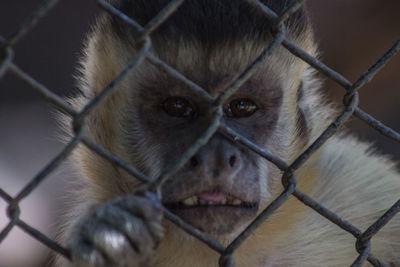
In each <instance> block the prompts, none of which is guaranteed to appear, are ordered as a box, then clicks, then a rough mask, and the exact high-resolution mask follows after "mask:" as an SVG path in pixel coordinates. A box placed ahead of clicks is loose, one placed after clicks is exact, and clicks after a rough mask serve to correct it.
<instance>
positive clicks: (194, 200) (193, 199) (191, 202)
mask: <svg viewBox="0 0 400 267" xmlns="http://www.w3.org/2000/svg"><path fill="white" fill-rule="evenodd" d="M182 202H183V204H184V205H185V206H195V205H198V198H197V197H196V196H193V197H189V198H187V199H185V200H183V201H182Z"/></svg>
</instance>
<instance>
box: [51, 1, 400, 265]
mask: <svg viewBox="0 0 400 267" xmlns="http://www.w3.org/2000/svg"><path fill="white" fill-rule="evenodd" d="M261 2H262V3H263V4H265V5H266V6H268V7H269V8H271V9H272V10H273V11H274V12H275V13H276V14H278V15H279V14H282V12H283V11H284V10H285V8H287V6H288V2H290V1H280V0H263V1H261ZM108 3H110V4H111V5H113V6H114V7H115V8H116V9H118V10H120V11H121V12H123V13H124V14H126V15H127V16H128V17H130V18H131V19H133V20H134V21H136V22H137V23H138V24H140V25H142V26H143V25H146V23H148V22H149V21H150V20H151V19H152V18H153V17H154V16H155V15H156V14H157V13H158V12H159V11H160V10H161V9H162V8H163V7H165V6H166V5H167V4H168V1H166V0H158V1H155V0H131V1H130V0H110V1H108ZM307 12H308V11H307V10H306V8H305V7H300V8H299V9H298V10H297V11H296V12H294V13H293V14H291V15H290V16H289V18H288V19H287V20H286V21H285V22H284V27H285V29H286V33H285V34H286V38H288V39H289V40H291V41H292V42H294V43H295V44H296V45H297V46H298V47H300V48H301V49H303V50H304V51H306V52H307V53H308V54H310V55H312V56H314V57H318V48H317V44H316V41H315V38H314V34H313V30H312V25H311V23H310V21H309V18H308V17H309V16H308V13H307ZM272 27H273V23H272V22H271V21H270V20H269V19H268V18H266V17H265V16H264V14H262V12H260V11H259V10H256V9H255V8H254V7H253V6H251V5H250V4H249V3H248V2H246V1H239V0H229V1H228V0H202V1H196V0H187V1H185V2H184V3H183V4H182V5H181V6H180V7H179V8H178V9H177V10H176V11H175V12H174V13H172V14H171V15H170V17H169V18H168V19H167V20H166V21H164V22H163V23H162V24H161V25H160V26H159V27H158V28H157V29H156V30H155V31H154V32H152V34H151V36H150V39H151V48H150V51H151V53H153V54H154V55H155V56H157V57H158V58H160V59H161V60H163V61H164V62H166V63H167V64H168V65H169V66H171V67H172V68H174V69H175V70H177V71H178V72H179V73H181V74H182V75H184V76H185V77H187V78H188V79H189V80H191V81H193V82H194V83H196V84H198V85H199V86H201V88H203V89H204V90H205V91H207V93H208V94H209V95H211V96H212V97H218V95H219V94H221V93H222V92H223V91H224V90H225V89H226V88H227V86H229V85H230V83H231V82H232V80H234V79H235V78H237V77H238V75H240V73H242V72H243V71H244V70H245V68H246V67H247V66H248V65H249V64H251V63H252V62H253V61H254V60H255V59H256V58H257V56H258V55H260V53H261V52H262V51H263V50H264V49H265V47H267V46H268V44H269V43H270V42H271V40H272V38H273V33H271V29H272ZM136 33H137V32H136V31H135V29H134V28H133V27H132V26H131V25H129V24H127V23H126V22H124V21H122V20H120V19H119V18H118V17H115V16H112V15H110V14H108V13H106V12H105V13H104V14H102V15H100V17H99V18H98V20H97V22H96V23H95V26H94V27H93V29H92V30H91V32H90V33H89V35H88V38H87V41H86V43H85V47H84V56H83V58H82V59H81V62H80V68H79V78H78V79H79V87H80V93H79V94H77V95H76V96H74V97H72V98H70V99H69V100H68V101H69V102H70V103H71V104H72V105H73V106H74V107H75V108H76V110H80V109H82V108H83V107H84V106H85V105H86V104H87V103H88V102H89V101H90V100H91V99H93V98H94V97H95V96H96V95H98V94H99V93H100V92H101V91H102V89H103V88H105V87H106V86H107V85H108V84H109V83H110V82H111V81H112V80H113V79H114V78H115V77H116V76H117V75H118V74H119V73H120V72H121V71H122V70H123V68H124V66H126V64H128V63H129V60H130V59H132V58H133V57H134V56H135V55H136V54H137V52H138V46H137V43H136V41H135V38H136V37H137V35H136ZM117 86H118V89H117V90H115V91H114V92H113V93H112V94H111V95H110V96H109V97H108V98H107V99H106V100H104V101H103V102H102V103H100V104H99V105H97V106H96V107H95V108H94V110H92V111H91V112H89V113H88V115H87V118H86V119H87V120H86V122H87V129H86V135H87V136H88V137H89V138H90V139H91V140H93V141H94V142H96V143H98V144H100V145H102V146H103V147H104V148H105V149H107V150H109V151H110V152H112V153H113V154H115V155H117V156H118V157H119V158H121V159H122V160H124V161H126V162H128V163H130V164H131V165H133V166H135V167H136V168H138V169H139V170H140V171H141V172H143V173H144V174H146V175H147V176H148V177H150V178H151V179H155V178H156V177H159V175H160V174H161V173H162V172H163V170H165V169H166V168H168V167H169V166H170V165H171V164H172V163H173V162H175V160H177V159H178V158H179V156H181V155H182V154H183V153H184V152H185V151H186V149H188V148H189V147H190V145H191V144H193V143H194V142H195V141H196V140H197V139H198V138H199V137H200V136H201V134H202V132H204V131H205V130H206V129H207V127H208V126H209V124H210V123H211V120H212V118H213V114H214V113H213V112H214V111H213V109H212V108H211V106H210V102H209V101H206V99H204V97H202V96H201V95H200V93H199V92H197V91H193V90H191V88H189V86H188V85H187V84H185V83H184V82H182V81H181V80H179V79H177V78H176V77H174V76H172V75H169V74H167V73H165V72H163V71H162V70H160V69H159V68H157V67H156V66H154V65H153V64H151V63H150V62H149V61H147V60H143V62H141V63H140V64H139V65H138V66H137V67H135V68H134V69H133V70H132V71H130V72H128V73H127V75H126V76H125V77H124V78H123V79H122V81H121V82H120V83H118V84H117ZM321 87H322V86H321V82H320V80H319V78H318V77H316V71H315V70H313V68H312V67H310V66H309V65H308V64H307V63H305V62H304V61H302V60H301V59H299V58H297V57H295V56H294V55H292V54H290V52H289V51H287V50H286V49H285V48H283V47H278V48H276V49H275V51H274V52H273V53H272V54H271V55H269V56H268V57H267V58H266V59H265V60H264V61H263V62H262V64H261V65H260V66H259V67H258V68H257V70H256V72H255V73H254V74H253V75H252V76H251V77H250V78H249V79H248V80H247V81H246V82H245V83H244V84H243V85H242V86H240V88H239V89H238V90H237V91H236V92H235V93H234V94H233V95H231V96H230V97H229V98H228V99H227V100H226V101H225V102H224V103H223V105H222V106H223V107H222V115H221V120H222V121H223V122H224V123H225V124H226V125H228V126H229V127H231V128H232V129H234V130H235V131H237V132H238V133H240V134H241V135H242V136H244V137H246V138H248V139H249V140H251V141H252V142H254V143H255V144H256V145H257V146H259V147H261V148H263V149H266V150H268V151H269V152H271V153H272V154H273V155H276V156H277V157H279V158H280V159H282V160H284V161H285V162H287V163H288V164H290V163H292V162H293V161H294V160H295V159H296V158H297V157H298V156H299V155H300V154H301V153H302V152H304V151H305V150H306V149H307V147H309V146H310V145H311V144H312V143H313V142H314V141H315V140H316V139H317V137H318V136H319V135H320V134H321V133H322V132H323V131H324V130H325V129H326V128H327V127H328V125H329V124H330V123H331V122H333V121H334V119H335V118H336V116H337V115H338V114H339V113H340V111H341V109H340V108H338V107H336V106H334V105H333V104H331V103H329V102H328V101H327V100H325V97H324V95H323V93H322V92H321ZM63 120H64V124H65V127H70V126H69V124H70V123H71V120H70V119H67V118H64V119H63ZM73 162H74V163H75V166H76V168H77V170H78V171H79V173H80V176H81V180H80V183H79V186H78V187H77V188H76V190H75V192H74V196H73V197H72V199H73V201H72V204H71V206H72V208H71V211H70V213H69V214H68V215H67V216H66V218H65V221H64V223H63V227H62V230H61V235H60V236H61V237H60V240H61V242H62V244H65V245H66V246H67V247H68V248H69V249H70V252H71V258H72V260H71V261H69V260H66V259H63V258H61V257H60V258H58V259H57V263H56V265H57V266H131V267H135V266H176V267H180V266H182V267H183V266H218V260H219V256H220V255H219V253H217V252H216V251H214V250H212V249H210V248H209V247H207V245H205V244H204V243H203V242H201V241H199V240H198V239H196V238H194V237H193V236H191V235H188V234H187V233H185V232H184V231H183V230H182V229H181V228H179V227H177V226H176V225H174V224H173V223H171V222H170V221H168V220H166V219H164V218H163V215H162V206H164V207H165V208H167V209H168V210H170V211H171V212H172V213H174V214H176V215H177V216H179V217H180V218H181V219H183V220H184V221H186V222H188V223H189V224H191V225H193V226H194V227H196V228H198V229H199V230H200V231H202V232H204V233H206V234H207V235H209V236H211V237H212V238H214V239H215V240H217V241H218V242H220V243H221V244H223V245H228V244H229V243H230V242H232V240H234V238H235V237H236V236H237V235H238V234H240V233H241V232H242V231H243V230H244V229H245V228H246V227H247V226H248V225H249V224H250V223H251V222H252V221H253V220H254V219H255V218H256V216H257V215H259V214H260V212H261V211H262V210H264V209H265V208H266V207H267V206H268V205H269V204H270V203H271V202H272V201H273V200H274V199H276V198H277V197H278V196H279V194H280V193H281V192H282V191H283V189H284V187H283V185H282V182H281V177H282V172H281V171H280V170H279V168H278V167H277V166H275V165H274V164H273V163H271V162H270V161H268V160H266V159H265V158H262V157H260V156H259V155H258V154H257V153H255V152H254V151H252V150H250V149H248V148H247V147H245V146H244V145H242V144H240V143H238V142H235V140H232V138H228V137H227V136H226V134H224V133H223V132H221V131H220V130H218V131H216V132H215V133H214V134H213V135H212V136H211V137H210V139H209V140H208V142H207V143H206V144H205V145H203V146H202V147H201V148H200V149H199V150H198V151H197V152H196V153H195V155H194V156H193V157H191V158H190V159H189V160H188V162H186V163H185V164H184V165H183V167H182V168H180V169H179V170H178V171H177V172H175V173H174V174H173V175H172V176H171V177H169V179H167V180H166V181H165V182H164V183H163V184H162V186H161V188H160V192H159V193H160V198H157V197H156V196H155V195H154V194H151V193H149V192H147V193H143V192H139V193H138V190H139V189H140V188H141V186H142V185H143V184H142V182H140V181H139V180H138V179H135V178H134V177H132V175H130V174H128V173H127V171H125V170H123V169H122V168H119V167H116V166H115V165H113V164H112V163H111V162H110V161H108V160H107V159H105V158H103V157H101V156H100V155H98V154H97V153H95V152H93V151H92V150H90V149H88V148H87V147H85V146H84V145H82V144H80V145H79V146H78V147H77V148H76V149H75V150H74V152H73ZM296 177H297V185H296V186H297V188H299V189H300V190H301V191H302V192H304V193H306V194H307V195H309V196H311V197H312V198H313V199H315V200H316V201H318V202H319V203H321V204H322V205H323V206H325V207H327V208H328V209H330V210H331V211H333V212H335V213H336V214H337V215H339V216H341V217H342V218H344V219H346V220H347V221H349V222H350V223H352V224H353V225H355V226H356V227H358V228H359V229H361V230H362V231H364V230H365V229H366V228H367V227H368V226H370V225H371V224H372V223H374V222H375V220H377V219H378V218H379V217H380V216H382V214H383V213H384V212H385V211H386V210H387V209H388V208H389V207H390V206H391V205H393V204H394V203H395V202H396V201H397V200H398V198H399V196H400V175H399V172H398V170H397V169H396V163H395V162H393V161H392V160H391V159H390V158H389V157H387V156H383V155H380V154H379V153H377V152H375V150H374V148H373V145H372V144H370V143H367V142H362V141H360V140H358V139H357V138H356V137H354V136H353V135H351V134H349V133H347V132H346V131H345V130H344V129H342V130H340V131H339V132H338V133H337V134H335V135H334V136H332V137H331V138H330V139H328V141H327V142H326V143H325V144H324V145H322V146H321V148H319V149H318V150H317V151H316V152H315V153H314V154H312V156H311V157H310V158H309V159H308V160H307V161H306V162H305V163H304V164H303V165H302V166H301V167H300V168H299V169H297V170H296ZM355 243H356V239H355V238H354V237H353V236H352V235H351V234H350V233H348V232H346V231H344V230H342V229H340V228H339V227H338V226H337V225H335V224H333V223H332V222H330V221H329V220H328V219H326V218H325V217H323V216H321V215H320V214H318V213H317V212H315V211H314V210H312V209H311V208H308V207H306V206H305V205H304V204H303V203H301V202H300V201H299V200H297V199H296V198H295V197H294V196H290V197H289V198H288V200H287V201H286V202H284V203H283V204H282V206H280V207H279V208H278V209H277V210H276V211H275V212H274V213H273V214H272V215H271V216H270V217H269V218H268V219H267V220H266V221H264V222H263V223H262V224H261V225H260V226H259V227H258V228H257V229H256V230H255V231H254V232H253V233H252V234H251V235H250V236H249V237H248V238H247V239H246V240H245V241H244V242H243V244H241V246H239V247H238V248H237V250H235V251H234V253H233V259H234V262H235V266H346V265H347V266H348V265H350V264H351V263H352V262H353V261H354V260H355V259H356V258H357V256H358V255H359V254H358V252H357V250H356V247H355ZM371 243H372V247H371V251H372V253H373V254H374V255H375V256H377V257H378V258H380V259H382V260H384V261H386V263H388V264H392V265H393V266H400V253H399V252H400V217H399V216H396V217H394V218H393V219H392V220H391V221H390V222H389V223H388V224H387V225H385V227H383V228H382V229H381V230H380V231H379V232H378V233H377V234H376V235H375V236H374V237H373V238H372V240H371ZM365 265H366V266H367V265H369V263H368V262H366V263H365Z"/></svg>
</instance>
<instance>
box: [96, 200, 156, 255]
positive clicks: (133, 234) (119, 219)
mask: <svg viewBox="0 0 400 267" xmlns="http://www.w3.org/2000/svg"><path fill="white" fill-rule="evenodd" d="M95 216H96V217H97V218H98V219H100V220H101V221H102V222H105V223H106V224H108V225H109V226H110V227H113V228H114V229H115V230H117V231H119V232H121V233H123V234H125V236H126V237H127V238H128V239H129V241H130V242H131V246H132V247H133V249H134V250H135V251H136V252H138V253H141V254H151V253H153V251H154V249H155V248H156V247H157V245H158V243H159V239H155V238H154V237H153V236H152V235H151V233H150V230H149V229H148V227H147V225H146V223H145V222H143V219H141V218H138V217H136V216H135V215H133V214H130V213H129V212H127V211H126V210H125V209H123V208H121V207H120V206H115V205H114V206H103V207H101V208H99V209H98V210H97V211H96V214H95Z"/></svg>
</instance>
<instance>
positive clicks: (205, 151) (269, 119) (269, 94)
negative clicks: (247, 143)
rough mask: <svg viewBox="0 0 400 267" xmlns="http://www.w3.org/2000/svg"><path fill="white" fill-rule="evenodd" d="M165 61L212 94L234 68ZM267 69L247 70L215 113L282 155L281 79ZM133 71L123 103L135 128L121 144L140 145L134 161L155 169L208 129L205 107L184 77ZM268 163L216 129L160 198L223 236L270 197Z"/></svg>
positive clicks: (285, 128)
mask: <svg viewBox="0 0 400 267" xmlns="http://www.w3.org/2000/svg"><path fill="white" fill-rule="evenodd" d="M232 55H234V54H232ZM204 58H206V57H204ZM232 60H233V58H232ZM199 62H200V61H199ZM236 63H237V62H236ZM169 64H171V65H175V67H177V68H179V69H180V71H181V72H183V73H184V74H185V76H187V77H188V78H190V79H192V80H193V81H195V82H196V83H198V84H199V85H201V86H202V87H203V88H204V89H206V90H207V91H208V92H209V93H210V94H211V95H213V96H217V95H218V94H220V93H221V92H222V91H223V90H224V89H226V87H227V86H228V85H229V83H230V82H231V81H232V78H233V76H234V75H235V74H236V73H233V72H232V73H229V72H230V71H233V70H230V69H227V70H228V73H226V72H225V73H223V71H211V70H210V67H207V66H210V62H209V61H207V60H203V61H202V62H200V63H199V64H195V65H192V66H191V67H188V66H186V67H185V68H182V66H180V65H181V64H180V63H177V62H169ZM204 70H205V71H204ZM154 72H155V73H154ZM222 73H223V74H222ZM142 74H143V73H142ZM274 76H276V77H277V75H266V76H263V75H260V73H259V74H258V75H255V76H253V77H252V78H250V79H249V80H248V81H247V82H246V83H245V84H244V85H243V86H242V87H241V88H240V89H239V90H238V91H237V92H236V93H234V94H233V95H232V96H230V98H229V99H228V100H227V101H226V102H225V103H224V105H223V117H222V120H223V122H224V123H225V124H227V125H228V126H229V127H231V128H233V129H234V130H235V131H237V132H239V133H240V134H241V135H243V136H245V137H247V138H249V139H250V140H252V141H253V142H254V143H256V144H257V145H260V146H261V147H265V148H267V149H268V150H270V151H272V152H276V154H277V155H282V154H285V153H284V152H283V153H282V151H280V150H281V149H282V148H283V147H285V146H284V143H282V142H284V141H285V138H283V137H282V136H281V133H282V132H284V131H287V132H289V131H290V127H289V126H288V125H286V124H285V123H284V120H281V119H280V117H281V116H282V113H283V111H282V110H283V108H282V105H283V96H284V94H283V88H282V86H284V85H283V84H280V83H279V81H278V80H274V79H273V78H272V77H274ZM137 79H138V80H140V81H137V82H136V84H135V87H137V90H136V89H135V92H136V93H135V94H134V96H133V97H132V100H133V101H134V102H135V103H137V101H138V100H139V99H140V100H139V103H140V104H139V105H137V104H135V103H132V105H129V106H130V109H131V111H133V112H132V113H131V114H132V118H131V120H130V121H129V122H128V125H129V127H128V129H125V130H127V132H128V133H135V135H132V137H131V143H130V144H128V146H129V147H133V148H132V153H133V151H135V153H138V151H140V150H142V151H143V155H145V157H146V158H145V159H144V163H142V164H141V165H145V166H146V169H147V170H146V172H148V173H149V174H150V175H151V176H153V177H156V176H158V175H160V172H162V170H165V169H166V168H167V167H168V166H169V165H171V164H172V163H173V162H174V161H175V160H176V159H177V158H179V156H181V155H182V154H183V153H184V152H185V150H186V149H187V148H188V147H190V146H191V145H192V144H193V143H194V142H195V141H196V140H197V139H198V138H199V137H200V136H201V134H202V133H203V132H204V131H205V130H206V129H207V127H208V126H209V124H210V122H211V121H212V114H211V112H212V111H211V110H212V109H211V108H210V107H211V106H210V105H211V104H210V103H209V102H208V101H207V100H205V99H204V98H201V97H200V96H199V95H196V93H194V92H193V91H192V90H191V89H190V88H188V87H187V86H186V85H185V84H183V83H182V82H179V81H178V80H177V79H175V78H173V77H170V76H167V75H164V74H162V73H160V72H159V71H157V70H154V69H153V70H152V74H151V75H140V77H139V76H138V77H137ZM145 150H146V151H152V153H150V154H149V153H146V152H145ZM138 154H139V155H140V153H138ZM142 159H143V158H142ZM273 169H274V168H273V166H272V164H268V162H267V160H265V159H263V158H261V157H260V156H259V155H257V154H256V153H254V152H252V151H250V150H249V149H248V148H246V147H244V146H242V145H240V144H239V143H237V142H234V141H232V140H230V138H228V137H226V136H224V135H223V134H222V133H220V132H217V133H215V134H214V136H213V137H212V138H211V139H210V140H209V142H208V143H207V144H206V145H205V146H203V147H202V148H201V149H200V150H199V151H198V152H197V154H196V155H195V156H193V157H192V158H191V159H190V160H189V161H188V162H187V163H186V164H185V165H184V167H183V168H182V169H180V170H179V171H178V172H177V173H175V174H174V175H172V176H171V177H170V178H169V179H168V180H167V181H166V182H165V184H164V185H163V187H162V201H163V203H164V204H165V205H166V207H168V208H169V209H170V210H171V211H172V212H174V213H175V214H177V215H178V216H180V217H181V218H183V219H184V220H185V221H187V222H189V223H191V224H192V225H194V226H196V227H198V228H199V229H201V230H202V231H205V232H207V233H210V234H213V235H216V236H224V235H227V234H230V233H233V232H235V230H237V229H242V227H243V226H244V225H246V224H247V223H249V222H250V221H251V220H252V219H254V217H255V216H256V215H257V213H258V212H259V211H260V208H261V207H264V206H265V205H266V202H268V201H270V200H271V198H272V197H271V195H274V192H271V189H272V188H274V186H275V187H276V185H274V183H275V184H278V185H280V181H279V179H277V178H276V177H274V176H277V175H276V168H275V173H274V171H273Z"/></svg>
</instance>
